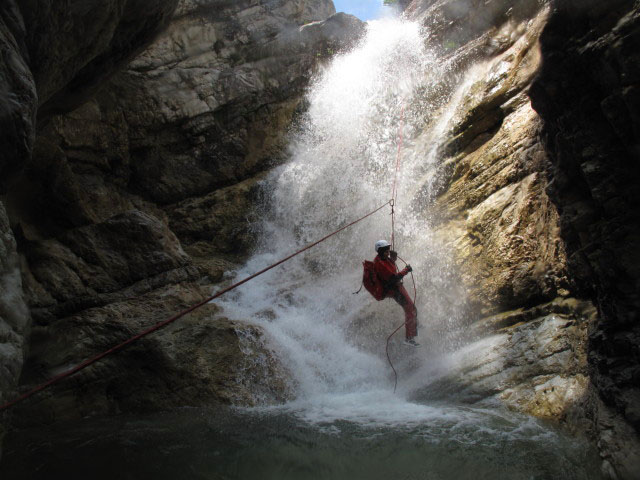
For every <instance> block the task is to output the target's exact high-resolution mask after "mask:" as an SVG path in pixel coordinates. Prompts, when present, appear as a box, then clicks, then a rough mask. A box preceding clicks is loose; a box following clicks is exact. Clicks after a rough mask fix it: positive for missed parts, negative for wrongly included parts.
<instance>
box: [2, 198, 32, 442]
mask: <svg viewBox="0 0 640 480" xmlns="http://www.w3.org/2000/svg"><path fill="white" fill-rule="evenodd" d="M29 324H30V315H29V309H28V308H27V305H26V303H25V300H24V296H23V294H22V279H21V276H20V267H19V260H18V254H17V252H16V241H15V239H14V237H13V233H12V232H11V229H10V227H9V219H8V218H7V214H6V211H5V208H4V205H3V204H2V202H0V363H1V364H2V371H1V374H0V403H1V404H4V403H5V402H8V401H10V400H13V398H14V397H15V395H16V385H17V383H18V378H19V377H20V372H21V370H22V364H23V351H24V347H25V341H26V337H27V333H28V328H29ZM2 420H4V418H3V419H2ZM3 424H4V422H2V423H0V447H1V446H2V437H3V436H4V425H3Z"/></svg>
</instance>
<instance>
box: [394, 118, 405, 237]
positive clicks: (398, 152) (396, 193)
mask: <svg viewBox="0 0 640 480" xmlns="http://www.w3.org/2000/svg"><path fill="white" fill-rule="evenodd" d="M403 125H404V105H403V106H402V110H401V111H400V127H399V128H398V150H397V151H396V170H395V172H394V174H393V187H392V188H391V201H392V202H393V203H392V204H391V248H392V249H393V250H395V233H396V232H395V212H394V210H393V207H394V205H395V203H396V200H397V199H398V172H399V171H400V154H401V153H402V143H403V135H402V127H403Z"/></svg>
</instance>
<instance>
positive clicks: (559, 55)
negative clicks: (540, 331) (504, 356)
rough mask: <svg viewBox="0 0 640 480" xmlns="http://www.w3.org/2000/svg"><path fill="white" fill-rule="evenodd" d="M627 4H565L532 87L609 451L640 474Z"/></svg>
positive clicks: (637, 230) (633, 113)
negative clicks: (588, 322) (587, 305)
mask: <svg viewBox="0 0 640 480" xmlns="http://www.w3.org/2000/svg"><path fill="white" fill-rule="evenodd" d="M630 3H631V2H623V1H618V2H608V3H607V5H606V6H605V5H602V4H599V3H597V2H586V3H583V4H581V5H580V7H579V8H577V6H571V5H561V6H559V8H558V9H557V10H556V12H555V14H554V16H553V17H552V18H551V19H550V21H549V23H548V24H547V26H546V28H545V31H544V32H543V35H542V37H541V52H542V57H543V63H542V67H541V69H540V72H539V75H538V77H537V79H536V81H535V83H534V85H533V86H532V88H531V91H530V96H531V99H532V102H533V105H534V107H535V109H536V111H537V112H539V114H540V116H541V118H542V120H543V125H544V128H543V130H542V132H541V133H542V139H543V144H544V146H545V149H546V150H547V152H549V157H550V160H551V162H552V167H551V170H550V181H549V186H548V192H549V195H550V197H551V199H552V200H553V202H554V203H555V204H556V205H557V207H558V210H559V213H560V225H561V236H562V239H563V241H564V242H565V245H566V249H567V254H568V259H569V262H568V268H569V272H570V275H571V278H572V280H573V281H574V282H575V286H576V290H578V291H579V292H580V293H581V294H582V295H584V296H585V297H589V298H591V299H593V301H594V302H595V303H596V305H597V306H598V314H599V315H598V320H597V322H596V324H595V325H593V328H592V329H591V331H590V332H589V341H588V359H589V373H590V377H591V381H592V383H593V386H594V388H595V390H596V392H597V396H598V399H599V401H601V402H602V403H603V405H600V409H599V410H598V416H597V417H596V423H597V426H598V429H599V431H600V444H601V448H602V450H603V455H604V456H605V458H606V459H607V460H608V461H610V462H611V463H612V464H614V465H615V466H616V470H617V471H618V474H619V475H620V476H621V477H623V478H633V476H634V475H635V476H637V475H638V474H639V473H640V455H639V454H638V452H639V451H640V443H639V442H638V433H639V432H640V389H639V386H640V365H639V363H638V359H639V358H640V356H639V353H640V350H639V348H640V324H639V322H638V318H639V317H638V312H639V311H640V300H639V297H638V292H639V291H640V254H639V253H638V244H639V241H640V213H639V210H638V207H639V206H640V191H639V190H638V182H639V181H640V167H639V162H638V160H640V141H639V138H640V137H639V133H640V116H639V112H640V96H639V93H640V89H639V88H640V70H639V65H640V62H639V60H640V58H639V56H638V52H639V51H640V5H638V3H637V2H636V3H635V5H634V7H635V8H631V5H630ZM630 445H632V446H633V448H632V449H629V446H630ZM625 456H626V458H625ZM620 465H624V467H619V466H620ZM608 468H609V467H608ZM618 468H622V469H621V470H618Z"/></svg>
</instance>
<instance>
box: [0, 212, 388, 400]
mask: <svg viewBox="0 0 640 480" xmlns="http://www.w3.org/2000/svg"><path fill="white" fill-rule="evenodd" d="M390 204H391V201H388V202H386V203H385V204H384V205H381V206H380V207H378V208H376V209H375V210H373V211H371V212H369V213H368V214H366V215H364V216H362V217H360V218H358V219H357V220H354V221H353V222H351V223H349V224H348V225H345V226H344V227H342V228H340V229H338V230H336V231H335V232H333V233H330V234H329V235H327V236H325V237H322V238H321V239H320V240H317V241H315V242H313V243H311V244H309V245H307V246H306V247H304V248H302V249H300V250H298V251H297V252H295V253H292V254H291V255H289V256H288V257H285V258H283V259H282V260H280V261H278V262H276V263H274V264H272V265H269V266H268V267H266V268H264V269H262V270H260V271H259V272H256V273H254V274H253V275H250V276H249V277H247V278H245V279H243V280H240V281H239V282H237V283H234V284H233V285H231V286H229V287H227V288H225V289H223V290H221V291H219V292H218V293H216V294H215V295H212V296H211V297H209V298H207V299H206V300H202V301H201V302H199V303H197V304H195V305H193V306H191V307H189V308H187V309H186V310H183V311H182V312H180V313H177V314H176V315H174V316H173V317H171V318H169V319H167V320H164V321H162V322H160V323H158V324H156V325H154V326H153V327H151V328H149V329H147V330H145V331H143V332H141V333H139V334H137V335H135V336H133V337H131V338H129V339H128V340H125V341H124V342H122V343H120V344H118V345H116V346H115V347H113V348H110V349H109V350H107V351H105V352H102V353H100V354H99V355H96V356H95V357H91V358H89V359H87V360H85V361H84V362H82V363H80V364H79V365H76V366H75V367H73V368H71V369H70V370H67V371H66V372H63V373H61V374H60V375H57V376H55V377H53V378H52V379H50V380H48V381H47V382H45V383H43V384H42V385H39V386H37V387H36V388H34V389H33V390H30V391H28V392H27V393H25V394H23V395H22V396H20V397H18V398H16V399H15V400H12V401H10V402H7V403H5V404H4V405H2V406H0V412H2V411H4V410H7V409H8V408H11V407H13V406H14V405H16V404H17V403H20V402H22V401H23V400H26V399H27V398H29V397H32V396H33V395H35V394H36V393H38V392H40V391H42V390H44V389H46V388H48V387H50V386H52V385H54V384H56V383H58V382H60V381H61V380H63V379H65V378H67V377H70V376H72V375H74V374H76V373H78V372H79V371H80V370H83V369H85V368H87V367H88V366H89V365H92V364H94V363H96V362H98V361H99V360H102V359H103V358H104V357H106V356H108V355H111V354H113V353H115V352H118V351H119V350H122V349H123V348H124V347H126V346H127V345H129V344H131V343H133V342H135V341H136V340H139V339H141V338H142V337H145V336H147V335H149V334H150V333H153V332H155V331H157V330H160V329H161V328H164V327H166V326H167V325H169V324H171V323H173V322H175V321H176V320H178V319H179V318H182V317H184V316H185V315H186V314H188V313H191V312H193V311H194V310H196V309H197V308H200V307H202V306H203V305H205V304H207V303H209V302H211V301H212V300H215V299H216V298H218V297H220V296H222V295H224V294H225V293H227V292H229V291H231V290H233V289H234V288H237V287H239V286H240V285H242V284H244V283H247V282H248V281H249V280H252V279H254V278H256V277H257V276H259V275H262V274H263V273H265V272H267V271H269V270H271V269H272V268H275V267H277V266H278V265H281V264H282V263H284V262H286V261H288V260H291V259H292V258H293V257H295V256H297V255H300V254H301V253H303V252H305V251H307V250H309V249H310V248H313V247H315V246H316V245H318V244H319V243H322V242H324V241H325V240H327V239H329V238H331V237H333V236H334V235H337V234H338V233H340V232H342V231H343V230H346V229H347V228H349V227H351V226H353V225H355V224H356V223H358V222H361V221H362V220H364V219H365V218H367V217H370V216H371V215H373V214H374V213H376V212H378V211H380V210H382V209H383V208H384V207H386V206H387V205H390Z"/></svg>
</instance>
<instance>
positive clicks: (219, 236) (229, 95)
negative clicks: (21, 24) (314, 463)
mask: <svg viewBox="0 0 640 480" xmlns="http://www.w3.org/2000/svg"><path fill="white" fill-rule="evenodd" d="M156 3H157V2H156ZM170 3H171V2H169V1H167V2H161V3H159V4H154V5H153V6H151V7H150V8H146V9H145V8H143V7H144V5H145V2H137V1H128V2H127V1H119V2H115V1H114V2H110V3H109V2H108V3H106V4H104V5H103V7H104V9H103V10H100V11H98V12H94V13H93V15H92V14H91V13H90V11H89V10H88V9H89V7H90V6H91V5H92V3H88V4H87V3H86V2H85V3H83V4H82V5H80V4H78V5H76V6H74V7H73V8H72V9H71V10H69V11H67V12H66V14H65V12H64V11H63V10H61V7H60V6H59V5H58V4H54V2H49V3H47V2H43V6H42V8H43V9H44V10H43V11H46V12H48V16H47V18H40V17H39V16H38V15H37V14H35V13H34V12H31V16H30V17H29V18H28V19H27V22H28V23H29V25H30V28H31V29H32V30H30V31H32V32H34V33H33V34H31V35H30V36H29V37H28V38H27V40H28V42H30V48H32V49H33V50H34V54H33V57H34V58H35V59H36V60H32V61H33V62H34V65H35V67H34V77H35V83H36V84H37V88H38V94H39V97H40V108H39V111H38V117H39V120H44V121H41V122H39V131H38V136H37V138H36V140H35V143H34V145H33V155H31V158H30V159H29V161H28V162H26V163H25V164H24V165H23V168H22V170H21V171H20V173H19V174H15V175H13V176H12V177H11V182H8V185H7V188H6V190H7V194H6V198H7V202H8V204H9V205H10V208H9V211H10V215H9V216H10V218H11V224H12V228H13V230H14V231H15V232H16V237H17V240H18V249H19V251H20V252H21V255H22V263H21V266H22V276H23V279H24V282H23V283H24V292H25V294H26V297H27V299H28V302H29V305H30V307H31V310H32V313H33V318H34V322H35V325H34V329H33V336H32V341H31V351H30V354H29V357H28V359H27V363H26V365H27V367H26V369H25V373H24V375H23V382H24V384H25V385H26V386H31V385H35V384H37V383H40V382H42V381H44V380H46V379H47V378H50V377H51V376H53V374H54V372H58V371H60V370H62V369H65V368H66V367H68V366H70V365H73V364H75V363H78V362H80V361H82V360H83V359H85V358H87V357H90V356H92V355H94V354H96V353H98V352H99V351H103V350H106V349H108V348H109V347H111V346H113V345H115V344H117V343H119V342H121V341H122V340H124V339H125V338H128V337H130V336H132V335H133V334H135V333H137V332H139V331H141V330H144V329H145V328H148V327H149V326H151V325H153V324H155V323H157V322H160V321H162V320H164V319H166V318H168V317H169V316H171V315H173V314H174V313H176V312H177V311H179V310H181V309H184V308H186V307H187V306H189V305H192V304H194V303H198V302H200V301H202V300H203V299H204V298H206V297H208V296H209V295H210V292H211V291H212V289H213V288H214V286H213V284H214V283H216V282H219V281H220V280H221V279H222V275H223V273H224V272H225V271H228V270H230V269H233V268H234V266H235V265H236V264H237V262H238V261H239V260H240V259H242V258H243V256H244V255H246V254H247V252H248V250H249V249H250V248H251V246H252V238H251V235H250V232H249V221H250V219H252V218H254V214H253V213H252V209H253V206H254V205H255V204H256V203H257V202H258V199H259V198H260V195H261V191H260V179H261V178H262V175H263V172H264V171H265V170H267V169H269V168H271V166H273V165H274V164H277V163H278V162H279V161H280V158H281V150H282V148H283V146H284V144H285V137H286V132H287V129H288V128H289V125H290V124H291V122H292V119H293V118H294V116H295V114H296V111H297V109H298V108H299V104H300V99H301V96H302V93H303V90H304V87H305V85H306V82H307V81H308V80H309V78H310V76H311V75H312V73H313V69H314V67H315V65H316V64H317V63H318V62H322V61H323V60H324V59H326V58H328V57H329V56H330V55H331V54H332V53H335V52H337V51H339V50H340V49H341V48H344V47H346V46H347V45H349V44H350V43H351V42H353V41H355V39H356V38H358V35H359V34H360V33H361V32H362V29H363V24H362V23H361V22H359V21H358V20H357V19H355V17H351V16H348V15H344V14H336V15H333V14H334V13H335V10H334V8H333V4H332V2H330V1H329V0H314V1H303V0H277V1H259V0H247V1H241V2H229V1H226V0H225V1H222V0H198V1H195V0H184V1H182V2H180V4H179V6H178V8H177V10H176V13H175V15H174V16H173V18H172V20H171V24H170V25H169V27H168V28H167V29H166V31H165V32H164V33H163V34H161V35H160V36H159V37H158V38H157V41H156V42H155V43H154V44H153V45H152V46H151V47H149V48H148V49H147V50H146V51H145V52H143V53H142V54H141V55H139V56H138V57H137V58H136V59H135V60H134V61H133V62H131V63H130V64H129V65H128V66H127V67H126V69H124V70H122V71H121V72H120V73H119V74H117V75H115V76H112V75H111V73H112V72H111V67H114V68H115V67H116V66H117V65H120V61H121V60H122V59H123V58H124V57H125V56H129V55H131V54H132V53H134V51H137V49H138V48H139V45H140V44H141V43H143V42H144V41H146V39H147V38H149V36H150V35H151V32H152V30H153V31H156V30H157V29H159V28H161V26H162V25H163V23H164V22H165V19H166V18H165V15H164V12H165V9H168V8H169V4H170ZM74 5H75V4H74ZM144 12H146V13H147V15H148V18H147V19H146V20H145V18H142V17H141V15H143V13H144ZM327 17H329V18H327ZM77 19H86V22H85V23H84V24H82V25H81V26H77V27H74V22H75V21H76V20H77ZM123 19H124V20H123ZM151 19H155V23H154V22H152V21H151ZM120 20H122V22H120ZM125 20H126V21H125ZM119 22H120V23H119ZM135 31H139V34H134V32H135ZM35 32H40V36H38V35H36V34H35ZM85 37H86V38H89V39H91V42H92V43H91V45H89V46H87V48H86V49H85V50H83V51H82V52H80V53H79V54H78V55H75V56H74V55H73V52H71V51H68V49H66V47H65V44H66V42H69V43H70V44H74V45H75V42H77V41H79V40H78V39H79V38H85ZM134 37H135V38H136V39H138V40H139V42H137V43H136V42H134V43H135V45H133V44H132V45H129V43H130V40H131V39H132V38H134ZM38 38H41V39H43V40H46V39H48V38H49V39H51V45H50V46H51V49H52V50H53V51H54V52H55V53H56V55H59V56H60V59H59V62H58V63H55V62H53V61H52V60H51V57H52V52H50V51H48V50H47V48H46V46H45V44H44V43H45V42H42V43H38V42H37V40H38ZM101 49H102V50H101ZM97 51H101V52H103V53H101V54H99V55H98V56H94V54H95V53H96V52H97ZM108 57H112V58H108ZM120 57H122V59H121V58H120ZM107 70H109V71H108V72H107ZM108 77H112V78H111V80H110V81H109V82H108V83H107V84H106V85H103V88H102V90H101V91H100V92H99V93H97V94H96V95H95V96H94V97H93V98H92V99H91V100H89V101H87V102H86V103H84V104H83V105H82V106H80V107H79V108H77V109H75V110H73V109H74V108H75V107H76V106H77V104H78V102H81V101H85V100H86V98H87V96H88V95H90V94H92V93H94V92H95V89H94V86H96V85H97V84H104V79H106V78H108ZM68 110H73V111H70V112H69V113H64V114H62V115H60V113H61V112H67V111H68ZM30 148H31V147H30ZM30 148H29V149H27V151H29V150H30ZM205 313H206V314H205ZM205 313H203V314H202V315H199V314H196V315H195V316H194V317H190V318H192V320H189V319H185V320H186V322H187V325H188V327H190V328H191V327H192V330H190V328H187V327H181V326H179V325H176V327H175V329H168V330H167V331H166V332H164V331H163V332H161V333H160V334H158V335H156V336H155V337H154V338H153V339H149V340H144V341H142V342H141V343H140V344H139V345H138V346H136V347H133V348H132V350H131V351H130V352H129V353H126V352H123V353H124V355H122V356H116V357H113V359H109V360H108V361H106V362H104V363H103V364H101V365H100V366H95V367H92V368H91V369H89V370H87V371H83V372H82V373H80V374H78V376H77V377H75V378H74V380H72V381H71V382H70V383H69V384H68V385H63V386H61V387H59V389H57V390H55V391H54V392H52V396H51V397H50V398H46V397H45V398H43V399H41V400H35V401H34V402H33V403H31V404H30V405H29V404H27V405H25V407H23V408H24V410H23V411H22V413H21V414H20V416H21V417H24V418H26V417H28V416H32V417H34V418H35V417H38V418H40V419H42V420H43V421H54V420H59V419H63V418H76V417H77V416H78V415H89V414H108V413H115V412H120V411H143V410H144V409H145V408H146V409H162V408H168V407H171V406H175V405H185V404H188V405H198V404H202V403H207V404H209V403H211V402H216V401H220V402H224V403H234V404H243V405H250V404H253V403H255V402H258V401H263V402H267V403H269V402H275V401H282V399H283V398H285V397H286V395H287V387H286V383H285V381H284V378H285V377H286V375H285V373H284V372H282V371H281V368H280V367H279V366H278V365H277V362H276V361H275V359H274V357H273V355H272V354H271V352H270V351H269V350H268V348H266V347H265V345H264V342H263V340H262V333H261V332H260V331H259V330H258V329H256V328H254V327H251V326H250V325H247V324H242V323H239V322H233V323H232V322H230V321H228V320H226V319H224V318H223V317H221V316H220V312H217V311H216V310H215V308H213V309H212V308H210V309H209V310H208V311H207V312H205ZM242 320H244V319H242ZM180 325H185V324H184V322H182V321H181V322H180ZM215 345H218V346H219V348H218V347H215ZM148 369H151V370H152V372H150V371H148ZM87 382H88V384H90V385H95V386H96V388H95V389H94V388H90V389H86V388H83V387H82V385H86V384H87ZM260 399H261V400H260Z"/></svg>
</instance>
